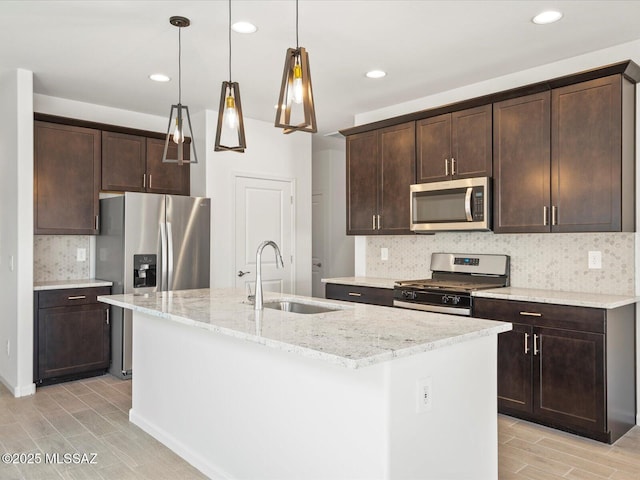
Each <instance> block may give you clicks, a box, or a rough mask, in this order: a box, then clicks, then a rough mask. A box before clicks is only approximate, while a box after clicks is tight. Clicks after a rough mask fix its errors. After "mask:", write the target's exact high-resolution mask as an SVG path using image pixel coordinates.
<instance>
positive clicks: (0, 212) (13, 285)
mask: <svg viewBox="0 0 640 480" xmlns="http://www.w3.org/2000/svg"><path fill="white" fill-rule="evenodd" d="M32 95H33V74H32V72H30V71H27V70H22V69H19V70H13V71H5V72H2V73H0V105H2V106H3V112H2V116H1V117H0V168H1V171H2V175H0V285H2V288H0V305H2V321H0V381H2V383H4V384H5V385H6V386H7V388H9V390H10V391H11V392H12V393H13V394H14V395H15V396H23V395H29V394H32V393H34V392H35V385H34V384H33V268H32V263H33V96H32Z"/></svg>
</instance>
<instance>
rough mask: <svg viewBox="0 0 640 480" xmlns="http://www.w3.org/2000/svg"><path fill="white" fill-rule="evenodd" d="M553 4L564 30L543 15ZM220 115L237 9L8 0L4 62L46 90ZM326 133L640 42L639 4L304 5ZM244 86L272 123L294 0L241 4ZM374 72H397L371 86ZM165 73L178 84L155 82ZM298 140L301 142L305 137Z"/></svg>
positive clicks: (247, 98)
mask: <svg viewBox="0 0 640 480" xmlns="http://www.w3.org/2000/svg"><path fill="white" fill-rule="evenodd" d="M547 8H554V9H559V10H561V11H562V12H563V13H564V18H563V19H562V20H561V21H560V22H558V23H556V24H552V25H546V26H538V25H534V24H533V23H532V22H531V21H530V19H531V17H532V16H533V15H535V14H537V13H539V12H540V11H542V10H544V9H547ZM172 15H182V16H186V17H188V18H189V19H190V20H191V26H190V27H189V28H187V29H183V31H182V77H183V82H182V83H183V89H182V101H183V102H182V103H183V104H186V105H188V106H189V109H190V111H191V112H192V115H193V113H194V112H197V111H200V110H202V109H205V108H206V109H211V110H217V108H218V102H219V95H220V84H221V82H222V81H223V80H227V79H228V43H227V38H228V2H227V1H226V0H214V1H179V0H175V1H60V2H59V1H24V0H23V1H2V2H0V18H1V19H2V31H1V33H0V35H1V37H2V41H1V42H0V68H24V69H27V70H31V71H33V72H34V89H35V91H36V93H42V94H45V95H52V96H57V97H63V98H69V99H74V100H79V101H84V102H89V103H95V104H100V105H107V106H112V107H118V108H123V109H128V110H134V111H139V112H145V113H151V114H157V115H162V116H168V114H169V109H170V106H171V104H172V103H176V102H177V100H178V99H177V97H178V85H177V70H178V65H177V64H178V62H177V56H178V29H177V28H176V27H173V26H171V25H170V24H169V17H170V16H172ZM299 15H300V23H299V31H300V46H303V47H305V48H306V49H307V51H308V52H309V61H310V65H311V77H312V79H313V87H314V96H315V102H316V116H317V121H318V130H319V134H326V133H329V132H334V131H336V130H338V129H340V128H345V127H348V126H351V125H352V124H353V115H354V114H356V113H360V112H366V111H370V110H375V109H377V108H381V107H385V106H388V105H393V104H397V103H401V102H404V101H408V100H412V99H415V98H420V97H424V96H427V95H431V94H434V93H438V92H441V91H445V90H449V89H452V88H456V87H459V86H463V85H468V84H472V83H476V82H479V81H482V80H486V79H490V78H494V77H497V76H500V75H505V74H508V73H512V72H516V71H519V70H524V69H527V68H531V67H535V66H538V65H542V64H546V63H550V62H554V61H557V60H561V59H564V58H568V57H572V56H576V55H579V54H582V53H586V52H590V51H593V50H598V49H601V48H605V47H609V46H612V45H617V44H620V43H625V42H628V41H632V40H636V39H638V38H640V27H639V19H640V1H611V0H609V1H419V0H413V1H399V0H398V1H393V0H391V1H382V0H369V1H363V0H359V1H354V0H345V1H340V0H333V1H332V0H300V6H299ZM232 19H233V21H236V20H249V21H251V22H253V23H255V24H256V25H257V26H258V29H259V30H258V32H257V33H254V34H251V35H246V34H245V35H241V34H237V33H233V35H232V42H233V67H232V68H233V70H232V78H233V80H234V81H237V82H239V84H240V88H241V93H242V105H243V111H244V114H245V116H247V117H251V118H255V119H259V120H264V121H268V122H273V120H274V118H275V110H274V105H275V103H277V97H278V90H279V88H280V81H281V76H282V68H283V65H284V57H285V52H286V49H287V48H289V47H295V40H296V37H295V2H294V1H293V0H251V1H243V0H233V1H232ZM373 68H380V69H383V70H386V71H387V72H388V75H387V77H385V78H383V79H380V80H372V79H368V78H365V76H364V73H365V72H366V71H367V70H370V69H373ZM155 72H164V73H166V74H168V75H169V76H171V77H172V79H173V80H172V81H171V82H169V83H164V84H163V83H156V82H152V81H151V80H149V79H148V75H149V74H151V73H155ZM298 135H302V134H301V133H298Z"/></svg>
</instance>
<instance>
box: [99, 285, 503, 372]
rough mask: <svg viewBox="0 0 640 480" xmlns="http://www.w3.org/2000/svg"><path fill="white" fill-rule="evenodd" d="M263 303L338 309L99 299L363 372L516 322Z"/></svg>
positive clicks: (231, 299) (221, 299)
mask: <svg viewBox="0 0 640 480" xmlns="http://www.w3.org/2000/svg"><path fill="white" fill-rule="evenodd" d="M264 299H265V302H267V301H273V300H277V299H290V300H296V301H298V302H301V303H307V304H312V305H319V306H327V307H331V308H336V310H332V311H330V312H327V313H318V314H311V315H302V314H297V313H291V312H284V311H280V310H273V309H268V308H265V309H264V310H263V311H262V312H256V311H255V310H254V309H253V305H251V304H249V303H248V301H247V299H246V293H245V292H244V290H242V289H200V290H180V291H173V292H159V293H150V294H147V295H134V294H123V295H106V296H99V297H98V300H99V301H103V302H105V303H109V304H111V305H115V306H119V307H123V308H129V309H131V310H133V311H134V312H140V313H145V314H147V315H151V316H155V317H159V319H166V320H171V321H174V322H178V323H182V324H184V325H190V326H193V327H197V328H202V329H205V330H210V331H213V332H218V333H221V334H223V335H228V336H231V337H235V338H240V339H244V340H247V341H251V342H255V343H259V344H262V345H265V346H268V347H271V348H276V349H280V350H284V351H288V352H294V353H296V354H299V355H303V356H306V357H310V358H317V359H321V360H324V361H327V362H329V363H333V364H336V365H341V366H344V367H348V368H360V367H365V366H367V365H373V364H376V363H379V362H384V361H388V360H393V359H395V358H401V357H407V356H410V355H415V354H418V353H422V352H426V351H429V350H434V349H437V348H443V347H447V346H449V345H454V344H459V343H463V342H466V341H469V340H472V339H474V338H478V337H483V336H489V335H496V334H498V333H501V332H505V331H508V330H511V324H510V323H505V322H497V321H492V320H483V319H478V318H468V317H458V316H453V315H444V314H437V313H427V312H419V311H415V310H404V309H398V308H392V307H380V306H375V305H364V304H356V303H349V302H340V301H336V300H321V299H314V298H310V297H301V296H296V295H283V294H277V293H271V292H265V295H264ZM134 321H135V320H134ZM159 321H160V320H159Z"/></svg>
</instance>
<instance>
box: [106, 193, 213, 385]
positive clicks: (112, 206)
mask: <svg viewBox="0 0 640 480" xmlns="http://www.w3.org/2000/svg"><path fill="white" fill-rule="evenodd" d="M210 219H211V200H210V199H209V198H202V197H183V196H178V195H157V194H153V193H129V192H127V193H125V194H124V195H121V196H117V197H111V198H104V199H101V200H100V235H99V236H98V237H97V239H96V278H100V279H103V280H110V281H112V282H113V287H112V292H113V293H114V294H118V293H133V294H145V293H150V292H160V291H169V290H186V289H192V288H208V287H209V255H210V250H209V249H210V221H211V220H210ZM111 308H112V310H111V367H110V369H109V371H110V372H111V373H112V374H113V375H116V376H118V377H120V378H129V377H130V376H131V373H132V366H131V345H132V343H131V332H132V326H131V319H132V312H131V310H124V309H122V308H118V307H111Z"/></svg>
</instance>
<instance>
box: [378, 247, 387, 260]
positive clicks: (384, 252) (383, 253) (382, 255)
mask: <svg viewBox="0 0 640 480" xmlns="http://www.w3.org/2000/svg"><path fill="white" fill-rule="evenodd" d="M380 260H389V249H388V248H385V247H382V248H381V249H380Z"/></svg>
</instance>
